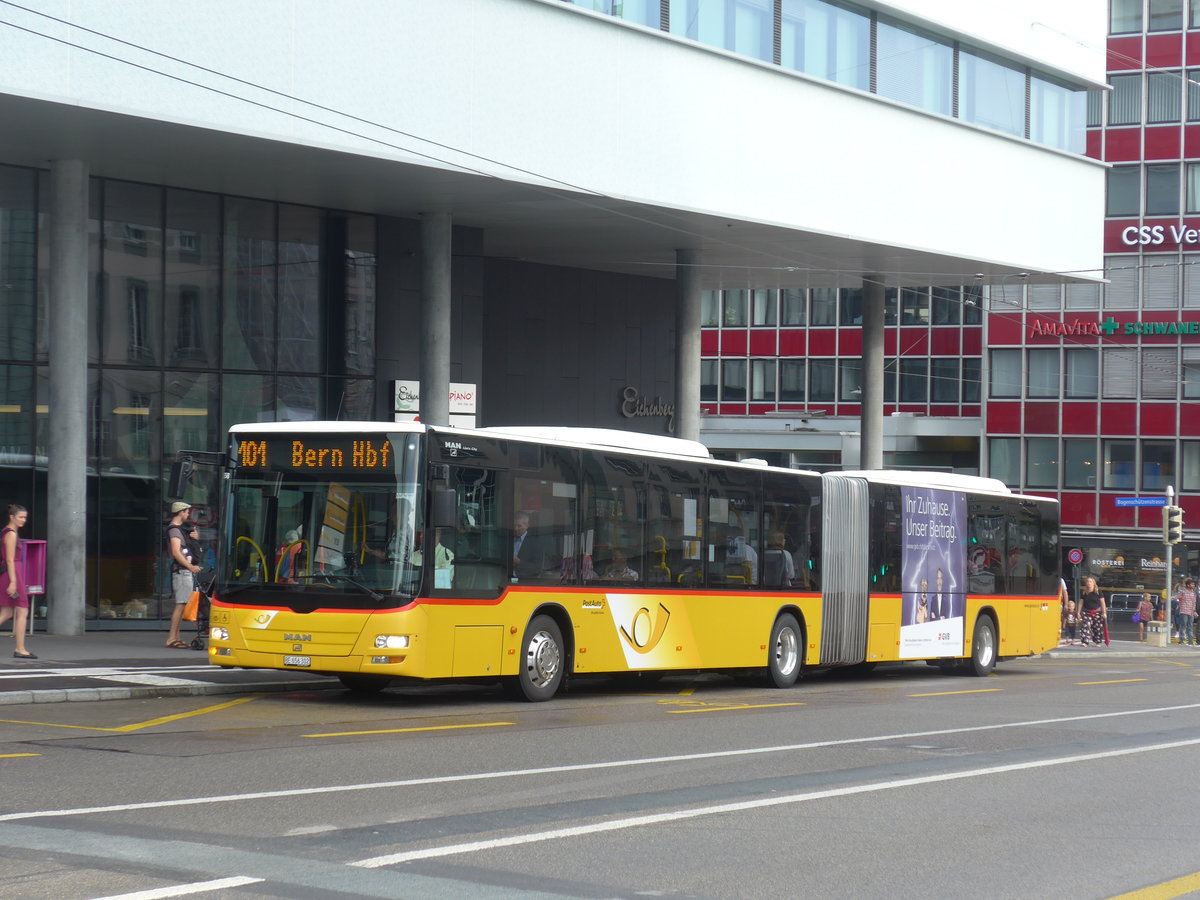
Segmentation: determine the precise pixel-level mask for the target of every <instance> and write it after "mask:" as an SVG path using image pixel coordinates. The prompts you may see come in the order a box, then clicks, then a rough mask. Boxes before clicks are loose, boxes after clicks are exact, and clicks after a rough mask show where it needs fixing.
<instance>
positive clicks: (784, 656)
mask: <svg viewBox="0 0 1200 900" xmlns="http://www.w3.org/2000/svg"><path fill="white" fill-rule="evenodd" d="M799 660H800V651H799V643H798V641H797V640H796V632H794V631H792V629H790V628H783V629H780V632H779V636H778V637H777V638H776V639H775V665H776V667H777V668H778V669H779V672H780V674H783V675H791V674H792V671H793V670H794V669H795V668H796V665H797V664H798V662H799Z"/></svg>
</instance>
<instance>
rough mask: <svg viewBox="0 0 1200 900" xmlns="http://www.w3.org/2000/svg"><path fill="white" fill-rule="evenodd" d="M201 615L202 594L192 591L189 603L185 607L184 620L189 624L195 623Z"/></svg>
mask: <svg viewBox="0 0 1200 900" xmlns="http://www.w3.org/2000/svg"><path fill="white" fill-rule="evenodd" d="M199 615H200V592H199V591H192V596H191V597H189V598H188V602H187V603H185V604H184V605H183V618H184V620H185V621H188V622H195V621H196V618H197V616H199Z"/></svg>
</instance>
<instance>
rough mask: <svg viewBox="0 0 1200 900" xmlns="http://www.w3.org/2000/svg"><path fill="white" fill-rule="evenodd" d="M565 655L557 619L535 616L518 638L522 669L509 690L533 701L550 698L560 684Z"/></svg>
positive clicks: (556, 691)
mask: <svg viewBox="0 0 1200 900" xmlns="http://www.w3.org/2000/svg"><path fill="white" fill-rule="evenodd" d="M565 658H566V654H564V653H563V639H562V631H561V630H560V629H559V627H558V623H557V622H555V621H554V620H553V619H552V618H550V617H549V616H534V617H533V618H532V619H530V621H529V625H528V626H526V628H525V635H524V637H522V638H521V671H520V672H519V673H518V674H517V677H516V679H515V683H514V684H512V685H511V686H513V687H515V688H516V690H514V691H511V693H514V694H515V695H516V696H517V697H524V698H525V699H526V700H529V701H531V702H534V703H537V702H540V701H542V700H549V699H550V698H551V697H553V696H554V695H555V694H556V693H558V689H559V686H560V685H562V680H563V666H564V660H565Z"/></svg>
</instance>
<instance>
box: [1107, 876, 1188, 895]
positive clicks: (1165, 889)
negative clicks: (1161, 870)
mask: <svg viewBox="0 0 1200 900" xmlns="http://www.w3.org/2000/svg"><path fill="white" fill-rule="evenodd" d="M1198 889H1200V872H1193V873H1192V874H1191V875H1184V876H1183V877H1182V878H1173V879H1172V880H1170V881H1164V882H1163V883H1162V884H1152V885H1150V886H1149V887H1144V888H1141V889H1139V890H1136V891H1130V892H1129V893H1128V894H1118V895H1117V896H1116V897H1111V898H1109V900H1171V898H1172V897H1182V896H1184V895H1185V894H1190V893H1191V892H1192V891H1195V890H1198Z"/></svg>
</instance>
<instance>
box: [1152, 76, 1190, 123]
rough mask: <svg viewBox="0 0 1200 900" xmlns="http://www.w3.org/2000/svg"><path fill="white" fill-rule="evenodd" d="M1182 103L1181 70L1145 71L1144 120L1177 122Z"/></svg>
mask: <svg viewBox="0 0 1200 900" xmlns="http://www.w3.org/2000/svg"><path fill="white" fill-rule="evenodd" d="M1182 105H1183V73H1182V72H1147V73H1146V122H1147V123H1149V124H1151V125H1155V124H1161V123H1164V122H1178V121H1179V115H1180V113H1181V112H1182V108H1181V107H1182Z"/></svg>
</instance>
